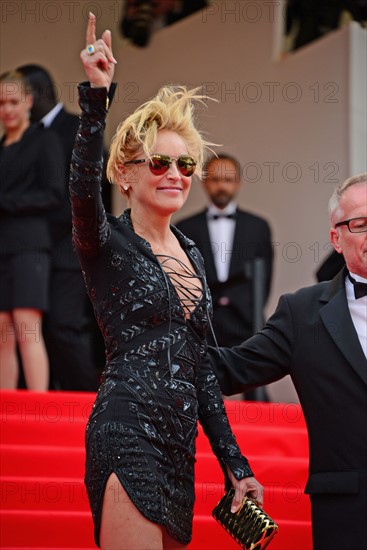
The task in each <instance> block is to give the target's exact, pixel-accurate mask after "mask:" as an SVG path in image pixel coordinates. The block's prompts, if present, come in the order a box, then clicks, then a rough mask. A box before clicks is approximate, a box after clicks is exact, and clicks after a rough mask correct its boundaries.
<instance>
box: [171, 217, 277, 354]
mask: <svg viewBox="0 0 367 550" xmlns="http://www.w3.org/2000/svg"><path fill="white" fill-rule="evenodd" d="M206 212H207V211H206V210H204V211H202V212H200V213H199V214H197V215H195V216H192V217H190V218H187V219H185V220H183V221H181V222H179V223H178V224H177V227H178V228H179V229H180V230H181V231H182V233H184V234H185V235H186V236H187V237H189V238H190V239H192V240H193V241H194V242H195V244H196V245H197V247H198V249H199V250H200V252H201V254H202V255H203V258H204V263H205V270H206V276H207V281H208V285H209V288H210V291H211V294H212V298H213V307H214V317H213V326H214V331H215V334H216V338H217V340H218V343H219V345H224V346H232V345H236V344H239V343H240V342H242V341H243V340H244V339H246V338H248V337H250V336H251V335H252V334H253V333H254V329H253V325H254V317H253V304H254V301H253V282H252V277H251V273H249V272H248V269H247V268H250V269H251V265H252V261H253V260H254V259H255V258H263V259H264V283H265V285H264V286H265V289H264V295H265V300H266V298H267V297H268V294H269V290H270V283H271V277H272V264H273V249H272V243H271V231H270V227H269V224H268V223H267V222H266V221H265V220H264V219H263V218H260V217H259V216H256V215H254V214H250V213H249V212H245V211H243V210H239V209H237V211H236V227H235V233H234V240H233V248H232V251H231V260H230V268H229V277H228V280H227V281H225V282H219V281H218V277H217V273H216V269H215V264H214V257H213V248H212V247H213V246H216V243H211V242H210V237H209V230H208V223H207V216H206ZM221 304H223V305H221Z"/></svg>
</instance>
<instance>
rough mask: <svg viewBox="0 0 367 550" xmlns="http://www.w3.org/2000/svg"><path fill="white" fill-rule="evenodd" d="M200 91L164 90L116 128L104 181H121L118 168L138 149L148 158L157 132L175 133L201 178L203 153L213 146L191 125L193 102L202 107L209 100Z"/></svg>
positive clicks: (183, 88)
mask: <svg viewBox="0 0 367 550" xmlns="http://www.w3.org/2000/svg"><path fill="white" fill-rule="evenodd" d="M199 90H200V88H194V89H191V90H189V89H187V88H186V86H164V87H162V88H160V90H159V91H158V93H157V95H156V96H155V97H154V98H153V99H150V100H149V101H147V102H146V103H143V105H141V106H140V107H138V108H137V109H136V110H135V111H134V113H132V114H131V115H130V116H129V117H128V118H127V119H126V120H124V121H123V122H122V123H121V124H120V125H119V126H118V128H117V131H116V134H115V136H114V137H113V139H112V142H111V147H110V154H109V159H108V164H107V177H108V179H109V180H110V182H111V183H118V182H119V181H120V180H121V170H120V169H119V166H121V165H123V164H124V163H125V162H128V161H129V160H133V159H134V158H136V156H137V154H138V153H139V151H140V150H141V149H143V151H144V153H145V155H146V156H147V158H150V155H151V153H152V151H153V149H154V147H155V144H156V141H157V133H158V131H159V130H171V131H174V132H177V134H178V135H179V136H180V137H181V138H182V139H183V140H184V142H185V144H186V146H187V150H188V154H189V155H191V156H192V157H193V158H194V159H195V160H196V162H197V168H196V172H195V174H196V175H198V176H199V177H200V176H201V173H202V166H203V163H204V154H205V149H206V148H208V149H209V148H210V147H209V146H211V145H215V144H214V143H211V142H209V141H206V140H205V139H204V137H203V135H202V134H201V133H200V132H199V130H197V128H196V127H195V125H194V102H199V103H202V104H204V105H205V102H204V99H208V98H207V96H203V95H201V94H199V93H198V92H199Z"/></svg>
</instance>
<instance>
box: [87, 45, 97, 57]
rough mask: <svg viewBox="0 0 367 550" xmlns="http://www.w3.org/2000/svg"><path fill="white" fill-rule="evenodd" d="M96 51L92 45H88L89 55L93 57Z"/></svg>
mask: <svg viewBox="0 0 367 550" xmlns="http://www.w3.org/2000/svg"><path fill="white" fill-rule="evenodd" d="M95 51H96V49H95V47H94V45H93V44H88V46H87V53H88V54H89V55H93V54H94V53H95Z"/></svg>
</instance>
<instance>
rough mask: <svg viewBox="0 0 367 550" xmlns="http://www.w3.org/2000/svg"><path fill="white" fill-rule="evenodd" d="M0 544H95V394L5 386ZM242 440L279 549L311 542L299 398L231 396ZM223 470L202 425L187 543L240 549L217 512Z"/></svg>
mask: <svg viewBox="0 0 367 550" xmlns="http://www.w3.org/2000/svg"><path fill="white" fill-rule="evenodd" d="M0 399H1V415H0V416H1V417H0V421H1V425H0V427H1V432H0V442H1V467H0V481H1V516H0V547H1V548H2V549H3V550H6V549H12V550H15V549H22V550H27V549H33V550H35V549H41V548H42V550H46V549H47V550H51V549H53V550H54V549H56V548H57V549H61V548H63V549H65V550H66V549H68V550H70V549H75V550H76V549H88V550H89V549H92V548H96V547H95V545H94V541H93V525H92V519H91V515H90V511H89V505H88V500H87V496H86V492H85V488H84V484H83V475H84V430H85V424H86V421H87V418H88V416H89V412H90V409H91V406H92V403H93V400H94V395H93V394H88V393H66V392H49V393H45V394H41V393H36V392H27V391H18V392H7V391H2V392H0ZM226 407H227V411H228V416H229V419H230V422H231V425H232V428H233V431H234V432H235V434H236V437H237V440H238V443H239V445H240V447H241V449H242V451H243V452H244V454H245V455H246V456H247V457H248V458H249V460H250V462H251V466H252V468H253V470H254V471H255V473H256V477H257V478H258V480H259V481H260V482H261V483H262V484H263V485H264V486H265V506H264V508H265V510H266V511H267V512H268V513H269V514H270V515H271V516H272V517H273V518H274V519H275V520H276V521H277V523H278V524H279V534H278V535H277V536H276V537H275V539H274V540H273V542H272V543H271V544H270V548H271V549H272V550H311V549H312V543H311V523H310V505H309V500H308V497H306V496H305V495H304V494H303V488H304V485H305V482H306V478H307V465H308V442H307V434H306V428H305V423H304V419H303V416H302V413H301V409H300V407H299V406H298V405H293V404H287V403H251V402H247V403H244V402H239V401H227V402H226ZM222 494H223V484H222V473H221V470H220V468H219V466H218V464H217V462H216V459H215V457H214V456H213V455H212V453H211V451H210V446H209V443H208V441H207V439H206V437H205V436H204V435H203V433H202V432H201V431H200V433H199V437H198V440H197V464H196V507H195V519H194V534H193V541H192V543H191V545H190V550H223V549H226V550H231V549H233V550H235V549H237V548H238V545H237V544H236V543H234V542H233V541H232V540H231V539H230V537H229V536H228V535H227V534H226V533H225V531H224V530H223V529H222V528H221V527H220V526H219V525H217V524H216V522H215V520H214V519H212V517H211V510H212V508H213V507H214V505H215V504H216V503H217V502H218V500H219V498H220V497H221V496H222Z"/></svg>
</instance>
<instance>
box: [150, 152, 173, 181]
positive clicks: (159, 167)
mask: <svg viewBox="0 0 367 550" xmlns="http://www.w3.org/2000/svg"><path fill="white" fill-rule="evenodd" d="M171 164H172V160H171V159H170V157H168V156H165V155H153V156H152V159H151V161H150V170H151V172H152V174H155V175H156V176H161V175H162V174H164V173H165V172H167V170H168V169H169V167H170V166H171Z"/></svg>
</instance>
